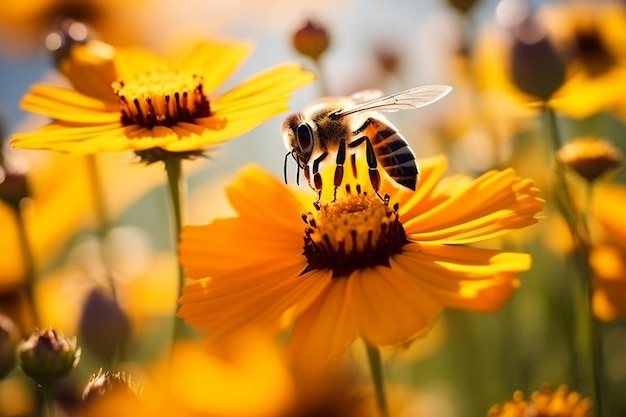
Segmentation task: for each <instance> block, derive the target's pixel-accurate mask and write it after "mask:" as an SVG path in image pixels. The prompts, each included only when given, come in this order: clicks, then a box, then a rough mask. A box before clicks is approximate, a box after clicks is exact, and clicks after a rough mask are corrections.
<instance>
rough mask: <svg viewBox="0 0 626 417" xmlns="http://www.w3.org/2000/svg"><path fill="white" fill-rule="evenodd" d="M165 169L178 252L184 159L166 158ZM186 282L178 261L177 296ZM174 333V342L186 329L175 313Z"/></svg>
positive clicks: (181, 214)
mask: <svg viewBox="0 0 626 417" xmlns="http://www.w3.org/2000/svg"><path fill="white" fill-rule="evenodd" d="M165 171H166V172H167V183H168V188H169V192H170V197H171V200H172V207H173V209H174V236H175V247H176V252H177V253H178V242H179V241H180V232H181V231H182V228H183V222H184V219H183V207H185V206H186V199H187V198H186V197H187V187H186V184H185V181H184V176H183V170H182V160H181V159H180V158H177V157H175V156H173V157H170V158H168V159H166V160H165ZM184 284H185V271H184V269H183V266H182V264H181V263H180V260H179V261H178V290H177V294H176V295H177V297H179V296H180V295H181V293H182V290H183V286H184ZM174 317H175V318H174V333H173V336H172V343H174V342H175V341H176V340H178V339H179V338H180V336H181V334H182V332H183V330H184V328H185V327H184V326H185V323H184V321H183V320H182V319H181V318H179V317H177V316H176V315H174Z"/></svg>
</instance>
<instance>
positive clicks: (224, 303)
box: [178, 257, 330, 341]
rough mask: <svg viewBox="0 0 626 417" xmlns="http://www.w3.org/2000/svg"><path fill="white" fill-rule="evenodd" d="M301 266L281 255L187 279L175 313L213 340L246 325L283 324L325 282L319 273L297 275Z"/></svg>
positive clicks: (274, 326) (280, 327) (270, 327)
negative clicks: (189, 282)
mask: <svg viewBox="0 0 626 417" xmlns="http://www.w3.org/2000/svg"><path fill="white" fill-rule="evenodd" d="M305 266H306V264H305V263H304V262H303V261H302V260H301V259H299V258H296V257H284V258H282V259H272V260H269V261H265V262H259V263H256V264H254V265H249V266H247V267H243V268H238V269H233V270H231V271H229V272H228V273H227V274H224V275H220V276H219V277H216V278H207V279H203V280H200V281H196V282H193V283H191V284H189V285H187V286H186V287H185V288H184V290H183V295H182V296H181V297H180V299H179V303H180V304H181V308H180V310H179V312H178V315H179V316H180V317H183V318H184V319H185V320H186V321H188V322H189V323H190V324H192V325H194V326H195V327H197V328H199V329H202V330H205V331H207V332H208V336H209V337H210V338H211V339H212V340H215V341H219V340H220V339H226V338H228V337H231V336H232V335H233V334H236V333H237V332H238V331H241V330H242V329H246V328H263V329H267V331H270V332H278V331H281V330H284V329H286V328H287V327H288V326H289V325H291V324H292V323H293V320H294V319H295V317H297V316H298V315H299V314H301V312H302V311H303V310H304V309H306V308H307V307H308V306H309V305H310V304H311V303H312V302H314V301H315V299H316V298H317V297H318V295H319V294H320V293H321V292H322V291H323V290H324V288H326V287H327V286H328V284H329V283H330V277H326V278H325V279H324V278H323V277H321V276H320V274H319V273H318V274H308V275H302V276H300V273H301V272H302V271H303V270H304V267H305Z"/></svg>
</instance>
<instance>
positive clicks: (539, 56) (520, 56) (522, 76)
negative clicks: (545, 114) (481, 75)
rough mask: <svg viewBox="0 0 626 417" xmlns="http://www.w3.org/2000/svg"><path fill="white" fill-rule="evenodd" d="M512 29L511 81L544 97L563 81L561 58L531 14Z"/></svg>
mask: <svg viewBox="0 0 626 417" xmlns="http://www.w3.org/2000/svg"><path fill="white" fill-rule="evenodd" d="M513 32H514V35H515V36H514V41H513V47H512V51H511V77H512V80H513V83H514V84H515V85H516V86H517V88H519V89H520V90H521V91H523V92H524V93H526V94H529V95H531V96H533V97H536V98H538V99H541V100H543V101H547V100H548V99H550V98H551V97H552V95H553V94H554V93H555V92H556V91H557V90H558V89H559V88H560V87H561V85H562V84H563V82H564V81H565V70H566V64H565V61H564V59H563V58H562V57H561V56H560V55H559V53H558V51H557V50H556V48H555V46H554V45H553V43H552V41H551V40H550V38H549V37H548V35H547V33H545V31H544V30H543V28H541V27H540V26H539V25H538V24H537V23H536V22H535V21H534V19H532V17H529V18H527V19H526V20H524V21H523V22H521V23H520V24H519V25H518V26H516V27H515V28H514V30H513Z"/></svg>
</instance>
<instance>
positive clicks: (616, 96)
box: [541, 1, 626, 118]
mask: <svg viewBox="0 0 626 417" xmlns="http://www.w3.org/2000/svg"><path fill="white" fill-rule="evenodd" d="M541 16H542V20H543V22H544V24H545V26H546V29H547V30H548V32H549V34H550V36H551V37H552V39H553V40H554V42H555V44H556V46H557V48H559V49H560V50H561V51H563V52H564V53H565V54H568V56H569V57H570V59H569V61H568V70H569V74H570V75H569V77H568V79H567V82H566V83H565V84H564V85H563V88H562V89H561V90H560V91H559V93H558V94H557V95H555V100H554V102H553V105H554V107H555V109H557V110H558V111H560V112H561V113H563V114H565V115H567V116H571V117H576V118H584V117H588V116H592V115H593V114H595V113H598V112H602V111H611V110H613V109H615V106H616V105H617V104H618V103H622V102H624V98H623V94H622V93H621V92H620V91H619V90H620V89H619V88H615V86H616V85H622V84H623V83H624V82H626V51H625V50H624V47H623V45H624V43H625V42H626V32H625V31H624V27H625V25H626V6H624V4H623V3H621V2H617V1H605V2H595V1H576V2H568V3H562V4H552V5H550V6H546V7H545V10H543V12H542V15H541Z"/></svg>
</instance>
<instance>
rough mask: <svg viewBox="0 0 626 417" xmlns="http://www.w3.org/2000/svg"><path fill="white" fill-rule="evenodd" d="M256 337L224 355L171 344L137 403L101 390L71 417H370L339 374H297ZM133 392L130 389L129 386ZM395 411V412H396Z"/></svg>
mask: <svg viewBox="0 0 626 417" xmlns="http://www.w3.org/2000/svg"><path fill="white" fill-rule="evenodd" d="M283 353H284V352H283V351H282V350H280V349H279V348H278V346H276V345H275V344H274V343H271V342H270V341H269V339H268V338H267V337H266V335H264V334H262V333H258V334H257V333H256V332H251V333H245V334H244V335H239V337H238V338H237V340H236V341H235V343H234V344H233V345H232V346H231V347H230V348H229V349H228V352H227V353H224V352H222V351H219V350H210V349H208V348H207V346H204V345H201V344H198V343H192V342H185V343H177V345H176V346H175V348H174V350H173V352H172V355H171V357H167V358H161V360H159V361H157V362H156V363H154V364H153V365H152V366H150V368H149V371H150V372H149V373H147V374H146V375H150V376H152V378H151V379H150V380H145V379H143V380H142V379H137V378H135V377H134V376H133V377H132V378H130V377H129V379H131V381H135V383H136V384H140V385H141V400H140V401H137V397H136V395H134V394H133V393H132V391H131V392H130V394H131V395H128V394H129V391H128V390H119V389H110V390H108V391H107V390H101V391H99V392H98V393H97V394H98V395H93V396H92V398H91V399H90V400H93V401H87V402H85V403H83V404H82V405H83V406H82V407H79V408H78V410H77V412H75V413H74V414H73V416H81V417H97V416H109V415H116V416H120V417H125V416H138V415H140V416H141V415H146V416H153V417H160V416H164V417H165V416H168V417H169V416H172V415H176V416H182V417H198V416H207V417H306V416H344V417H375V416H377V415H378V414H377V412H376V407H375V404H374V402H373V398H372V395H371V390H369V389H367V388H366V387H364V386H362V385H361V384H360V383H358V381H357V380H356V379H355V375H353V374H351V373H349V372H347V371H346V370H345V369H343V368H342V369H337V370H332V371H330V372H324V373H319V374H307V375H303V374H301V373H299V372H298V370H297V369H295V368H293V366H291V365H292V364H290V363H289V361H288V360H286V359H287V358H285V355H284V354H283ZM131 388H132V387H131ZM398 408H399V407H398Z"/></svg>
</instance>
